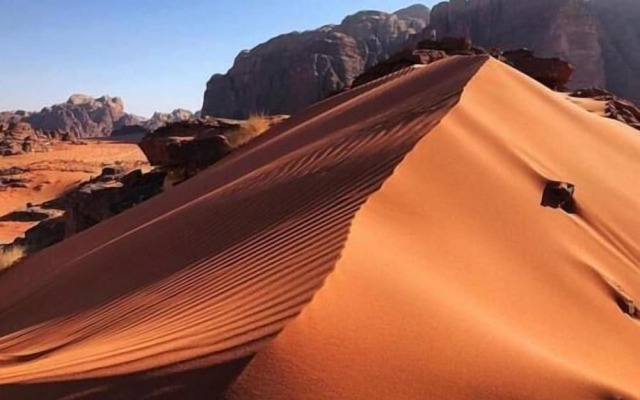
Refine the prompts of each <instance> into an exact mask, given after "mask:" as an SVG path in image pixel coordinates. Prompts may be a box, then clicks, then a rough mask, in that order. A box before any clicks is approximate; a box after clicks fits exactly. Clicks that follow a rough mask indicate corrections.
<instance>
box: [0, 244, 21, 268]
mask: <svg viewBox="0 0 640 400" xmlns="http://www.w3.org/2000/svg"><path fill="white" fill-rule="evenodd" d="M25 255H26V253H25V250H24V248H23V247H21V246H15V245H9V246H5V247H4V248H1V249H0V271H2V270H5V269H7V268H9V267H11V266H12V265H14V264H15V263H17V262H18V261H20V260H21V259H22V258H24V256H25Z"/></svg>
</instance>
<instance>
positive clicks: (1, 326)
mask: <svg viewBox="0 0 640 400" xmlns="http://www.w3.org/2000/svg"><path fill="white" fill-rule="evenodd" d="M485 60H486V59H485V58H474V59H463V58H461V59H452V60H450V61H448V62H445V63H441V64H438V65H434V66H433V67H430V68H429V69H408V70H405V71H402V72H400V73H398V74H395V75H394V76H390V77H388V78H386V79H385V80H382V81H379V82H376V83H374V84H372V85H369V86H367V87H363V88H361V89H358V90H357V91H353V92H350V93H347V94H345V95H341V96H337V97H335V98H332V99H329V100H328V101H326V102H324V103H321V104H319V105H317V106H316V107H314V108H312V109H310V110H308V111H307V112H306V113H303V114H302V115H300V116H299V117H297V118H292V119H291V120H289V121H287V122H284V123H283V124H281V125H278V126H277V127H276V130H275V131H272V132H271V133H267V134H265V135H263V136H261V137H260V138H259V139H257V140H255V141H253V142H252V143H251V145H250V146H247V147H246V148H244V149H243V150H241V151H239V152H236V153H234V154H233V155H232V156H230V157H229V158H226V159H225V160H223V161H222V162H221V163H220V164H218V165H216V166H215V167H214V168H210V169H208V170H207V171H205V172H203V173H201V174H200V175H198V177H196V178H194V179H193V180H190V181H188V182H186V183H185V184H183V185H181V186H180V187H179V188H176V189H175V190H172V191H168V192H166V193H165V194H163V195H160V196H158V197H157V198H154V199H151V200H150V201H149V202H147V203H144V204H143V205H141V206H139V207H136V208H134V209H132V210H130V211H128V212H125V213H123V214H121V215H119V216H116V217H114V218H113V219H110V220H108V221H106V222H104V223H102V224H100V225H99V226H97V227H95V228H93V229H90V230H88V231H86V232H84V233H83V234H81V235H77V236H75V237H74V238H72V239H70V240H68V241H66V242H63V243H62V244H60V245H58V246H54V247H52V248H50V249H47V250H45V251H43V252H41V253H39V254H38V255H36V256H35V257H33V258H32V259H30V260H28V261H27V262H25V263H24V264H21V265H18V266H17V267H14V268H12V269H10V270H9V271H8V272H6V273H5V274H4V275H2V276H0V385H2V384H4V386H0V397H1V398H2V399H5V398H9V399H12V398H29V397H30V396H38V397H39V398H68V396H72V398H74V399H75V398H96V396H98V398H109V399H111V398H117V397H115V396H116V395H119V396H121V397H120V398H142V397H144V396H145V395H148V396H151V395H153V396H156V395H163V396H168V398H175V397H172V396H182V397H183V398H193V396H195V395H194V394H193V393H191V394H189V395H185V394H184V393H183V392H184V390H192V389H191V388H190V385H187V384H185V381H189V382H191V380H192V379H193V378H192V377H191V376H186V377H185V376H184V375H183V371H185V370H189V369H196V370H197V369H198V368H200V367H211V366H214V365H218V364H220V363H224V362H227V361H231V360H237V359H243V358H244V357H246V356H250V355H251V354H253V353H254V352H255V351H256V349H257V348H259V347H260V346H261V345H262V344H263V343H264V342H265V341H266V340H269V339H270V338H271V337H272V336H273V335H274V334H276V333H277V332H279V331H280V330H281V329H282V327H284V325H285V323H286V322H288V321H289V320H290V319H291V318H293V317H294V316H296V315H297V314H298V313H299V311H300V310H301V309H302V307H303V306H304V305H305V304H306V303H307V302H308V301H309V300H310V299H311V297H312V295H313V294H314V293H315V291H316V289H318V288H319V287H320V286H321V284H322V282H323V280H324V278H325V277H326V275H327V274H328V273H329V272H330V271H331V269H332V268H333V266H334V265H335V262H336V261H337V259H338V257H339V253H340V250H341V248H342V246H343V245H344V241H345V239H346V236H347V232H348V226H349V222H350V221H351V219H352V217H353V215H354V213H355V211H356V210H357V209H358V207H359V206H360V205H361V204H362V202H364V201H365V200H366V198H367V196H368V195H369V194H370V193H372V192H373V191H375V190H376V189H377V188H378V187H379V186H380V185H381V183H382V182H383V181H384V179H385V178H386V177H388V176H389V175H390V174H391V172H392V169H393V168H394V166H395V165H396V164H397V162H398V161H399V160H400V159H401V157H402V156H404V154H405V153H406V152H407V151H408V150H409V149H410V148H411V146H412V145H413V144H414V143H415V142H416V141H417V140H419V139H420V138H421V137H422V136H423V135H425V134H426V133H428V132H429V131H430V130H431V129H432V128H433V126H434V125H435V124H436V123H437V122H438V121H439V119H440V118H442V117H443V116H444V115H445V114H446V113H447V112H448V111H449V110H450V108H451V107H452V106H453V105H454V104H455V103H456V102H457V100H458V99H459V95H460V93H461V91H462V88H463V86H464V84H465V83H466V82H467V81H468V79H469V78H470V77H471V76H473V74H474V73H475V72H476V71H477V70H478V68H479V67H480V66H481V65H482V64H483V63H484V62H485ZM206 371H208V370H206ZM194 373H199V372H194ZM122 374H134V375H130V376H129V377H128V379H127V378H126V377H125V378H122V377H121V376H122ZM116 375H118V376H116ZM216 376H217V374H216ZM212 379H213V378H212V377H207V378H206V379H204V378H203V379H197V382H198V383H200V384H201V385H209V384H211V382H212ZM148 382H152V383H151V384H149V385H148V387H147V386H145V385H147V383H148ZM185 386H187V387H186V388H185ZM208 389H210V388H208ZM203 395H204V396H207V397H205V398H209V397H210V393H206V392H205V393H204V394H203ZM83 396H84V397H83Z"/></svg>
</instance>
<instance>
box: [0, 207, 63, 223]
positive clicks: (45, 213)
mask: <svg viewBox="0 0 640 400" xmlns="http://www.w3.org/2000/svg"><path fill="white" fill-rule="evenodd" d="M62 214H63V212H62V211H60V210H55V209H51V208H43V207H39V206H32V205H29V207H27V208H25V209H22V210H16V211H13V212H10V213H9V214H6V215H3V216H2V217H0V221H16V222H37V221H43V220H45V219H50V218H57V217H60V216H61V215H62Z"/></svg>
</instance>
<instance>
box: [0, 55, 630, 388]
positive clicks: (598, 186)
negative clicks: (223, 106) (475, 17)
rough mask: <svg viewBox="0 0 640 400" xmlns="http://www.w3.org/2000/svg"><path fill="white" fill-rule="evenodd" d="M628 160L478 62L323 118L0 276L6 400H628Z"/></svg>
mask: <svg viewBox="0 0 640 400" xmlns="http://www.w3.org/2000/svg"><path fill="white" fill-rule="evenodd" d="M478 69H479V71H478ZM469 78H470V79H471V80H470V82H469V83H468V84H467V81H468V79H469ZM465 85H466V87H465ZM463 88H464V92H463V93H462V98H461V99H460V102H459V103H458V104H457V105H456V102H457V101H458V98H459V97H458V96H459V94H460V91H461V90H462V89H463ZM438 122H440V123H439V124H438ZM425 135H426V136H425ZM416 143H417V144H416ZM414 145H415V147H414ZM638 154H640V136H638V135H637V133H636V132H635V131H634V130H633V129H631V128H628V127H626V126H624V125H622V124H619V123H616V122H615V121H608V120H606V119H602V118H600V117H597V116H596V115H592V114H588V113H585V112H584V111H583V110H580V109H579V108H577V107H575V106H574V105H572V104H570V103H568V102H567V101H566V100H564V99H562V98H560V97H558V96H556V95H555V94H553V93H552V92H550V91H548V90H547V89H545V88H544V87H542V86H541V85H539V84H537V83H535V82H533V81H532V80H530V79H528V78H526V77H524V76H523V75H521V74H519V73H518V72H516V71H514V70H512V69H510V68H509V67H507V66H505V65H503V64H501V63H499V62H497V61H493V60H488V59H486V58H484V57H474V58H453V59H448V60H445V61H441V62H438V63H435V64H433V65H431V66H427V67H423V68H414V69H409V70H405V71H402V72H400V73H398V74H395V75H394V76H392V77H388V78H385V79H383V80H381V81H377V82H375V83H373V84H370V85H367V86H365V87H363V88H360V89H359V90H356V91H353V92H347V93H346V94H343V95H339V96H336V97H334V98H331V99H329V100H327V101H325V102H323V103H320V104H318V105H317V106H315V107H313V108H311V109H310V110H308V111H307V112H305V113H302V114H301V115H300V116H298V117H294V118H292V119H291V120H289V121H287V122H285V123H283V124H282V125H279V126H277V127H276V128H275V129H274V130H272V131H271V132H268V133H266V134H265V135H263V136H261V137H260V138H259V139H257V140H256V141H254V142H252V143H251V144H250V145H248V146H247V147H245V148H243V149H242V150H240V151H239V152H238V153H235V154H234V155H232V156H230V157H229V158H227V159H225V160H223V161H222V162H221V163H220V164H218V165H216V166H214V167H212V168H210V169H208V170H206V171H205V172H203V173H202V174H200V175H198V176H197V177H196V178H194V179H192V180H190V181H187V182H185V183H184V184H182V185H180V186H178V187H177V188H176V189H175V190H172V191H169V192H166V193H164V194H163V195H160V196H158V197H156V198H154V199H151V200H150V201H149V202H147V203H144V204H143V205H140V206H138V207H136V208H134V209H132V210H130V211H128V212H125V213H123V214H121V215H119V216H116V217H114V218H113V219H110V220H108V221H106V222H104V223H102V224H100V225H99V226H97V227H95V228H93V229H91V230H88V231H86V232H84V233H82V234H80V235H77V236H76V237H74V238H72V239H70V240H68V241H66V242H63V243H61V244H60V245H57V246H54V247H52V248H50V249H47V250H45V251H43V252H42V253H39V254H38V255H36V256H35V257H33V258H32V259H30V260H27V261H26V262H24V263H22V264H20V265H18V266H16V267H14V268H12V269H10V270H8V271H7V272H6V273H4V274H3V275H0V398H1V399H3V400H4V399H34V398H38V399H49V398H51V399H63V398H64V399H114V398H122V399H129V398H153V399H160V398H162V399H174V398H184V399H187V398H188V399H211V398H219V397H223V398H228V399H372V398H380V399H440V398H442V399H444V398H446V399H505V400H506V399H515V398H517V399H540V398H563V399H601V400H602V399H616V398H624V399H638V398H640V379H639V378H640V362H639V361H638V360H640V347H638V346H637V345H636V344H635V343H636V342H637V338H638V335H639V334H640V323H639V321H638V320H637V319H633V318H631V317H630V316H628V315H626V314H624V313H623V312H622V310H621V308H620V307H619V306H618V303H620V302H621V299H623V298H628V299H638V298H640V271H639V269H638V260H639V259H640V246H639V244H638V242H637V239H636V238H638V237H640V236H639V235H640V214H639V213H638V210H639V209H640V207H639V205H640V204H639V203H640V185H638V184H637V183H638V182H637V179H638V178H637V176H638V175H637V171H638V168H639V167H640V158H639V157H638ZM405 155H406V157H404V156H405ZM403 157H404V159H403ZM545 179H557V180H565V181H569V182H571V183H574V184H575V185H576V188H577V192H576V198H577V202H578V207H579V213H578V214H576V215H567V214H564V213H563V212H561V211H558V210H552V209H547V208H542V207H541V206H540V205H539V202H540V197H541V193H542V188H543V186H544V181H545ZM365 201H366V202H365ZM363 202H365V203H364V205H362V204H363ZM361 205H362V207H360V206H361ZM325 278H326V281H325ZM314 294H315V296H314ZM312 296H314V297H313V300H311V298H312ZM310 300H311V301H310ZM298 313H299V314H298ZM283 328H284V330H283V331H282V332H280V330H281V329H283ZM278 333H279V334H278ZM274 337H275V338H274ZM256 352H257V354H256ZM253 354H256V355H255V357H253V358H252V355H253ZM233 378H235V379H233ZM232 379H233V380H232ZM225 389H226V390H225ZM222 391H224V394H223V392H222Z"/></svg>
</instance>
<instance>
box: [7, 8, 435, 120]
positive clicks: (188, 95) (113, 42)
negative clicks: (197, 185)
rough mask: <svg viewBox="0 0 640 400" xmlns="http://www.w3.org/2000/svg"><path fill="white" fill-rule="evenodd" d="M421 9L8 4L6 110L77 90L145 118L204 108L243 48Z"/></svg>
mask: <svg viewBox="0 0 640 400" xmlns="http://www.w3.org/2000/svg"><path fill="white" fill-rule="evenodd" d="M416 2H419V1H417V0H414V1H411V0H348V1H347V0H320V1H311V0H269V1H266V0H235V1H230V0H0V57H1V58H2V60H1V61H0V110H14V109H25V110H40V109H41V108H42V107H44V106H47V105H51V104H54V103H60V102H63V101H65V100H66V99H67V98H68V97H69V95H71V94H72V93H84V94H89V95H93V96H100V95H103V94H109V95H112V96H120V97H122V98H123V100H124V102H125V107H126V109H127V111H129V112H133V113H136V114H140V115H144V116H149V115H150V114H151V113H152V112H153V111H170V110H172V109H174V108H178V107H182V108H189V109H191V110H197V109H199V108H200V107H201V105H202V96H203V93H204V89H205V84H206V82H207V80H208V79H209V77H210V76H211V75H212V74H213V73H216V72H226V71H227V69H229V67H231V65H232V63H233V59H234V57H235V56H236V54H237V53H238V52H239V51H240V50H242V49H249V48H252V47H254V46H255V45H257V44H259V43H261V42H263V41H265V40H267V39H269V38H271V37H273V36H276V35H278V34H281V33H285V32H290V31H292V30H305V29H312V28H316V27H318V26H322V25H325V24H328V23H337V22H340V20H341V19H342V18H343V17H344V16H346V15H348V14H352V13H353V12H355V11H358V10H363V9H370V10H371V9H374V10H383V11H394V10H396V9H399V8H403V7H406V6H409V5H411V4H414V3H416ZM422 3H423V4H426V5H431V3H434V1H422Z"/></svg>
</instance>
